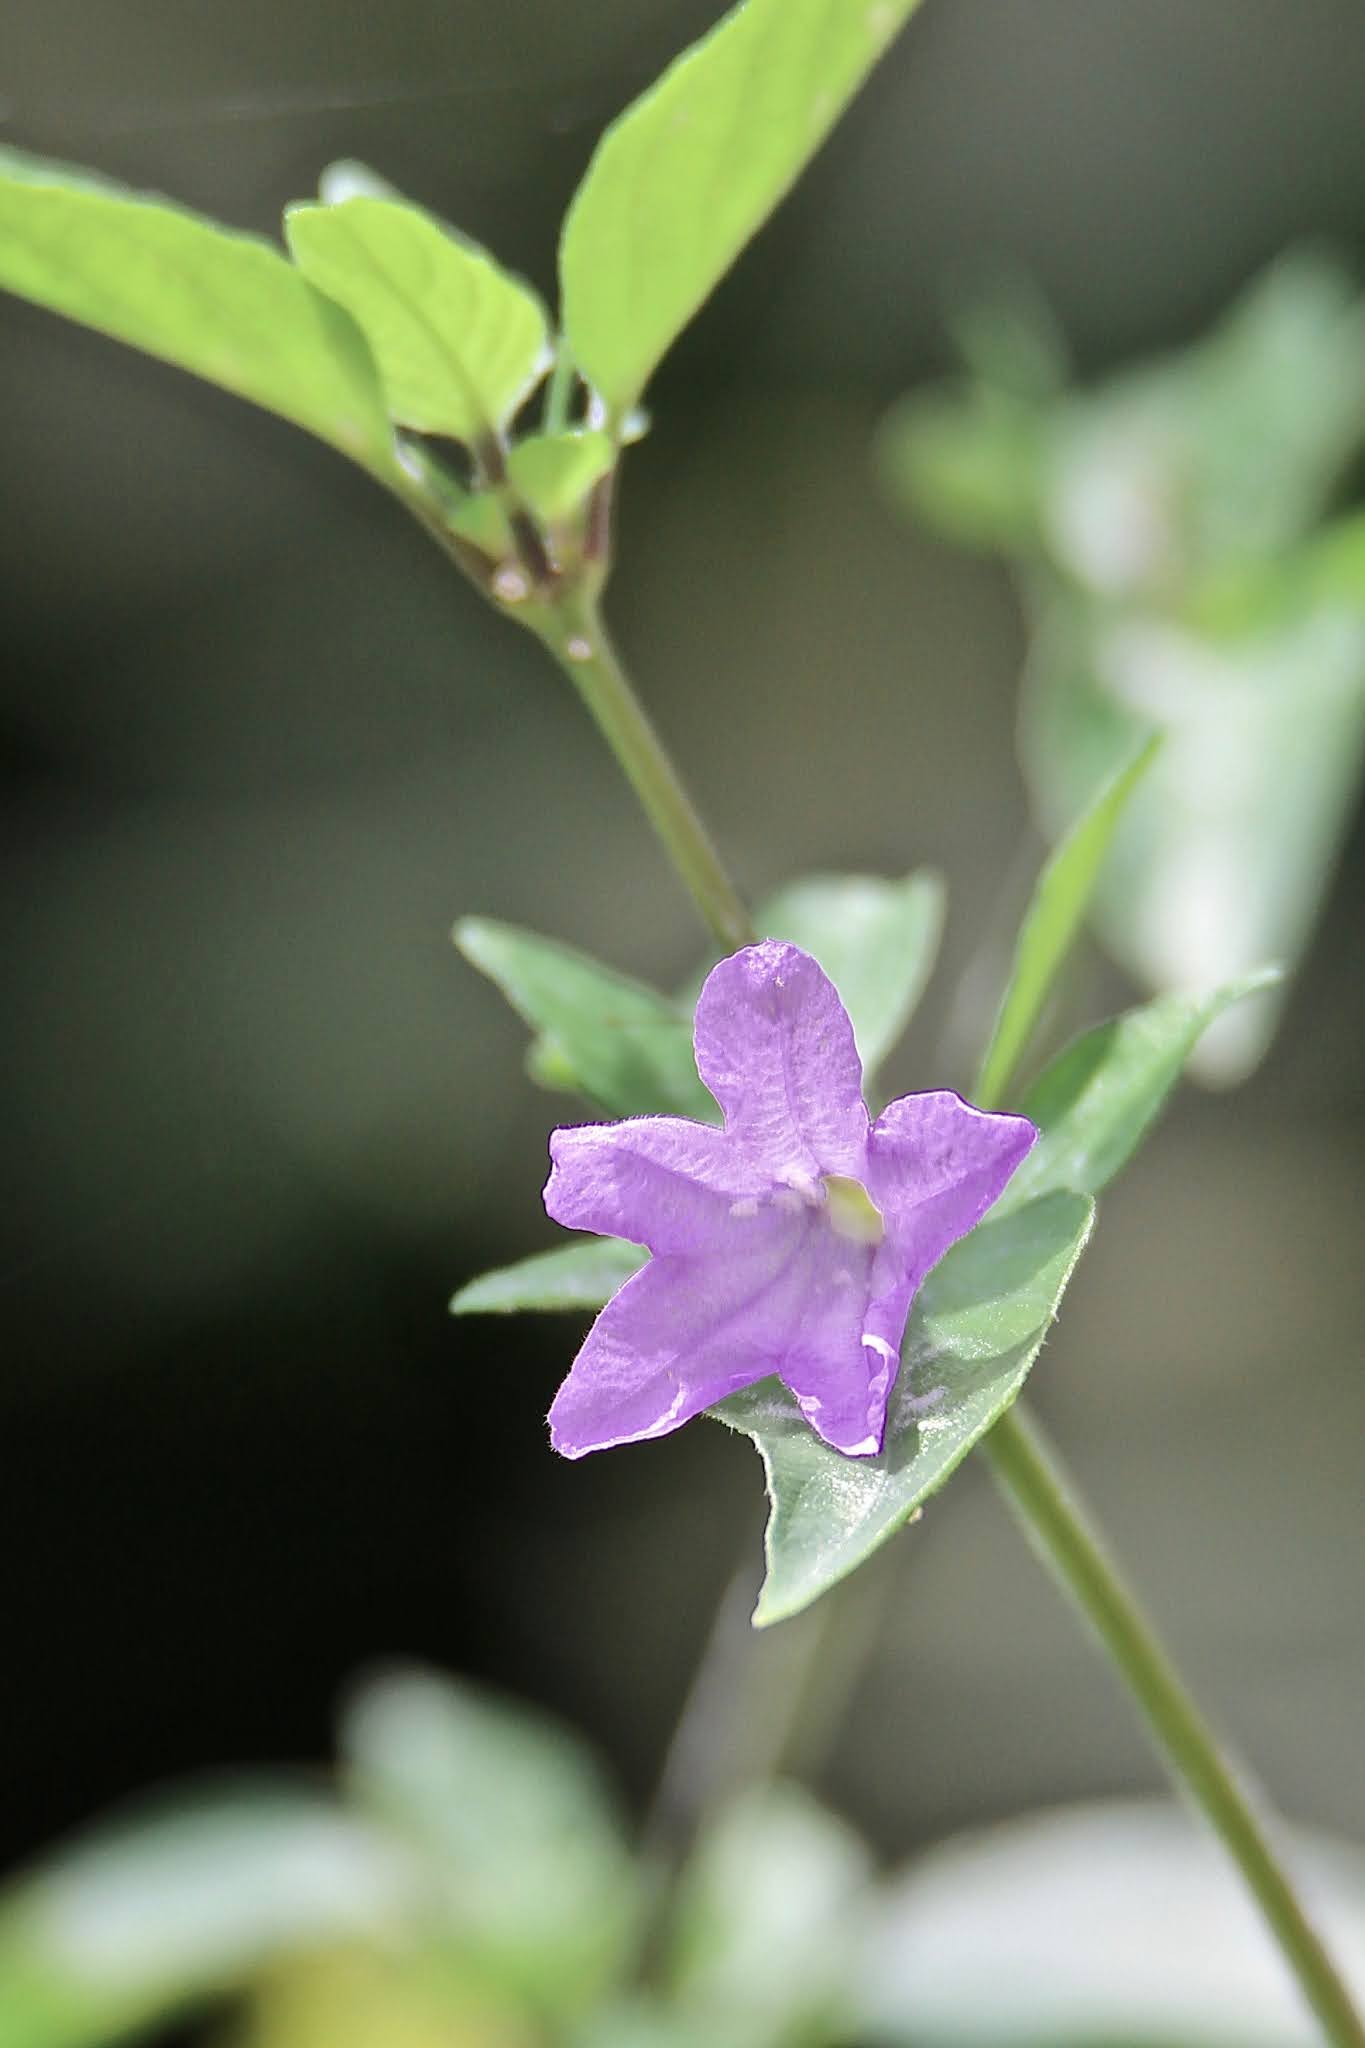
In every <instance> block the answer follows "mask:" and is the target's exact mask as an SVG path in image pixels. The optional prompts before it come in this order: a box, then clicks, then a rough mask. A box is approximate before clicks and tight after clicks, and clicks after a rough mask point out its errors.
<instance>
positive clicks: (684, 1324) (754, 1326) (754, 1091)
mask: <svg viewBox="0 0 1365 2048" xmlns="http://www.w3.org/2000/svg"><path fill="white" fill-rule="evenodd" d="M696 1050H697V1070H698V1072H699V1073H700V1075H701V1078H702V1080H703V1081H704V1082H705V1083H706V1086H707V1087H708V1088H709V1089H710V1091H711V1093H712V1095H714V1096H715V1098H716V1101H717V1102H718V1103H719V1105H720V1107H721V1109H722V1111H723V1112H724V1116H725V1128H724V1129H723V1130H717V1129H716V1128H715V1127H714V1126H713V1125H710V1124H699V1123H693V1122H692V1121H690V1119H688V1118H686V1117H678V1116H642V1117H632V1118H630V1119H628V1120H627V1121H626V1122H624V1123H615V1124H583V1125H580V1126H578V1127H577V1128H576V1129H571V1130H562V1131H556V1132H555V1133H554V1134H553V1136H552V1137H551V1139H550V1157H551V1160H552V1161H553V1170H552V1172H551V1174H550V1178H549V1181H548V1182H547V1183H546V1187H545V1207H546V1208H547V1209H548V1211H549V1213H550V1214H551V1216H553V1217H554V1219H555V1220H556V1222H558V1223H563V1224H566V1225H568V1227H569V1228H570V1229H572V1230H592V1231H597V1232H599V1233H601V1234H602V1235H603V1236H608V1237H624V1238H629V1239H631V1240H632V1241H633V1242H635V1243H637V1244H643V1245H646V1246H648V1248H649V1250H650V1251H651V1252H652V1253H653V1257H652V1258H651V1259H650V1261H649V1263H648V1264H647V1265H646V1266H644V1267H643V1268H642V1269H641V1271H640V1272H638V1273H636V1274H635V1275H634V1276H633V1277H632V1278H631V1279H629V1280H628V1281H627V1282H626V1284H625V1285H624V1287H622V1288H621V1289H620V1290H619V1292H618V1293H616V1294H615V1295H613V1297H612V1299H611V1300H610V1301H609V1302H608V1303H607V1305H606V1307H605V1308H604V1309H603V1310H602V1313H601V1314H600V1315H599V1316H598V1318H597V1321H596V1322H595V1323H594V1324H593V1326H592V1329H591V1330H590V1331H589V1332H588V1336H587V1339H586V1341H585V1343H584V1345H583V1348H582V1350H581V1351H580V1352H579V1354H578V1356H577V1358H576V1359H575V1360H574V1362H573V1366H572V1368H571V1370H570V1372H569V1376H568V1378H567V1379H566V1380H565V1381H564V1384H563V1385H562V1386H561V1388H560V1389H559V1392H558V1393H557V1394H556V1396H555V1399H554V1405H553V1406H552V1407H551V1409H550V1437H551V1441H552V1443H553V1444H554V1447H555V1449H556V1450H558V1451H562V1452H563V1453H564V1455H565V1457H568V1458H581V1457H583V1456H584V1455H585V1453H586V1452H588V1451H600V1450H606V1449H607V1448H608V1447H609V1446H610V1445H612V1444H628V1443H637V1442H639V1441H640V1440H641V1439H642V1438H645V1437H653V1436H663V1435H664V1434H665V1433H666V1432H667V1431H668V1430H671V1429H677V1428H678V1427H679V1425H680V1424H682V1423H684V1422H687V1421H688V1420H690V1418H691V1417H692V1416H694V1415H697V1414H699V1413H700V1412H701V1410H702V1409H703V1408H709V1407H710V1406H711V1405H712V1403H713V1402H716V1401H720V1400H722V1399H723V1398H724V1397H725V1396H726V1395H727V1394H733V1393H736V1392H737V1391H738V1390H739V1389H740V1388H741V1387H748V1386H752V1385H753V1384H754V1382H755V1381H756V1380H761V1379H766V1378H767V1377H768V1375H769V1374H771V1373H776V1374H777V1376H778V1378H779V1379H780V1380H781V1381H782V1382H783V1384H784V1385H785V1386H786V1387H787V1388H788V1389H789V1390H790V1392H791V1393H792V1394H793V1395H794V1396H795V1398H796V1401H797V1404H798V1405H799V1407H800V1409H801V1412H802V1414H803V1415H804V1416H805V1417H806V1420H807V1421H808V1422H809V1423H810V1424H811V1426H812V1428H813V1429H815V1430H817V1431H818V1433H819V1434H820V1435H821V1436H822V1437H823V1438H824V1439H825V1442H826V1443H828V1444H832V1445H833V1447H834V1448H835V1450H838V1451H844V1452H847V1453H848V1454H849V1455H851V1456H855V1457H866V1456H871V1455H873V1454H875V1453H876V1452H878V1451H880V1449H881V1447H882V1439H883V1436H884V1435H885V1432H886V1404H887V1399H888V1397H889V1395H890V1392H891V1386H892V1382H893V1381H894V1379H895V1376H896V1369H897V1366H898V1365H899V1362H900V1345H901V1339H902V1337H903V1336H904V1334H905V1323H906V1317H907V1316H908V1314H909V1311H910V1303H911V1300H912V1298H913V1296H914V1294H915V1290H916V1289H917V1288H918V1286H919V1284H920V1282H921V1281H922V1280H923V1279H924V1276H925V1274H926V1273H928V1271H929V1269H930V1268H931V1267H932V1266H934V1265H936V1264H937V1262H938V1260H939V1259H941V1258H942V1256H943V1254H944V1252H946V1251H947V1249H948V1247H949V1245H951V1244H953V1243H955V1242H956V1240H957V1239H958V1238H959V1237H962V1236H964V1235H965V1233H966V1232H967V1231H969V1230H970V1229H971V1228H972V1225H973V1224H974V1223H976V1222H977V1221H978V1220H979V1219H980V1218H981V1217H982V1216H984V1214H985V1213H986V1211H987V1209H989V1208H990V1206H991V1204H992V1203H993V1202H994V1201H995V1200H996V1198H997V1196H998V1195H999V1194H1000V1193H1001V1191H1002V1189H1003V1188H1004V1186H1005V1183H1006V1181H1007V1180H1008V1179H1009V1177H1010V1175H1011V1174H1012V1173H1013V1172H1014V1169H1015V1167H1016V1166H1017V1165H1018V1164H1019V1162H1020V1160H1021V1159H1022V1158H1023V1156H1024V1154H1025V1153H1026V1152H1027V1151H1028V1149H1029V1147H1030V1146H1031V1145H1032V1144H1033V1142H1034V1139H1035V1138H1036V1137H1037V1135H1038V1134H1037V1132H1036V1131H1035V1129H1034V1127H1033V1125H1032V1124H1031V1123H1030V1122H1029V1121H1028V1119H1027V1118H1026V1117H1022V1116H992V1115H988V1114H987V1113H986V1112H985V1111H983V1110H979V1109H973V1108H972V1107H971V1105H970V1104H969V1103H966V1102H964V1101H963V1100H962V1098H961V1096H959V1095H954V1094H952V1093H950V1092H949V1091H947V1090H940V1091H938V1092H936V1093H932V1094H926V1095H903V1096H902V1097H901V1098H900V1100H899V1101H897V1102H893V1103H892V1104H891V1105H890V1106H889V1108H887V1109H884V1110H883V1111H882V1113H881V1115H880V1116H879V1117H878V1118H877V1119H876V1121H875V1122H870V1121H869V1118H868V1113H867V1108H866V1105H865V1104H864V1102H863V1094H862V1063H861V1061H860V1060H859V1058H858V1052H857V1048H856V1046H855V1045H854V1042H853V1027H852V1025H851V1024H850V1023H849V1020H848V1014H847V1012H846V1011H845V1009H844V1006H843V1004H842V1003H841V1002H840V1000H839V997H838V994H837V993H836V991H835V989H834V985H833V983H832V982H831V981H830V980H829V979H828V977H827V976H826V975H825V974H824V973H823V971H822V970H821V969H820V968H819V967H818V966H817V965H816V963H815V961H814V960H812V959H811V957H810V955H809V954H808V953H803V952H801V951H800V949H799V948H798V947H796V946H787V945H781V944H779V943H778V942H777V941H775V940H772V939H768V940H764V941H763V943H762V944H761V945H757V946H747V947H746V948H745V949H744V950H743V952H740V953H734V954H732V955H731V956H730V958H729V959H728V960H722V961H721V962H720V964H719V966H718V967H716V968H714V969H713V970H712V972H711V974H710V975H709V976H708V978H707V981H706V985H705V987H704V988H703V989H702V992H701V996H700V998H699V1000H698V1003H697V1018H696Z"/></svg>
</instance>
